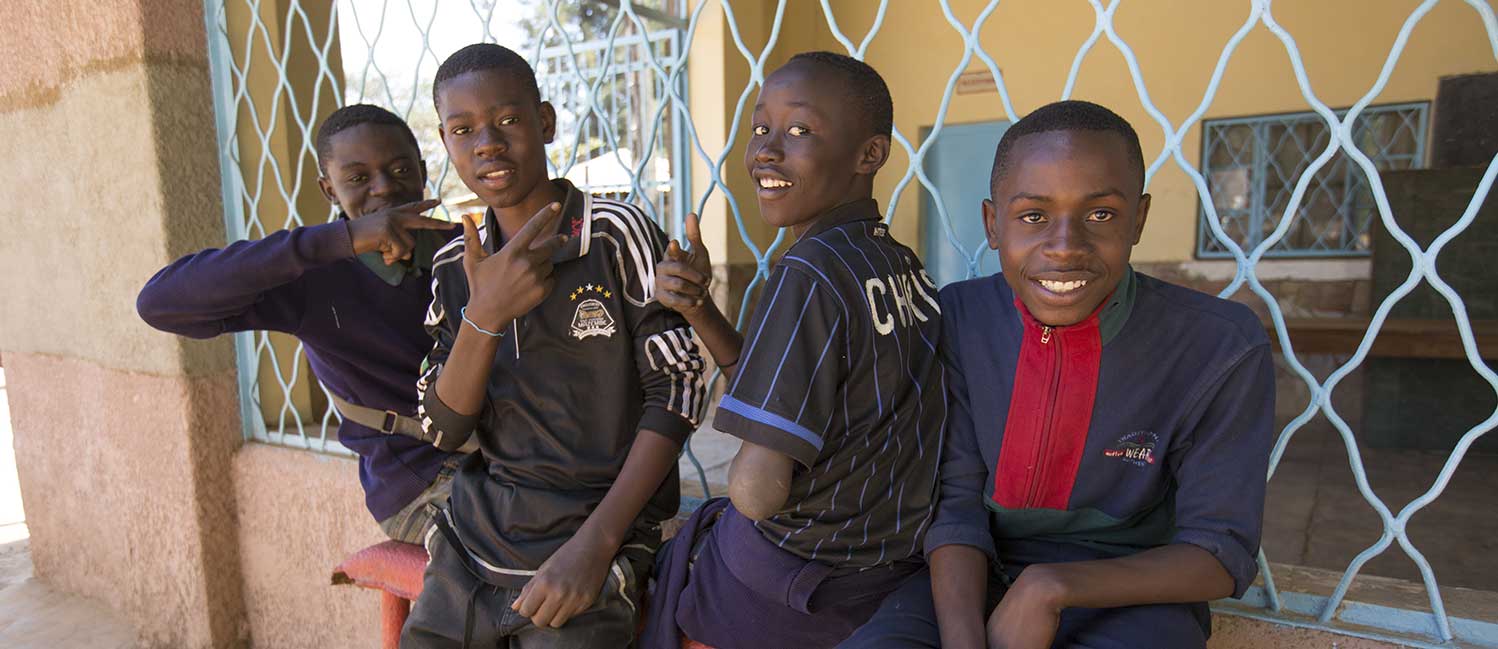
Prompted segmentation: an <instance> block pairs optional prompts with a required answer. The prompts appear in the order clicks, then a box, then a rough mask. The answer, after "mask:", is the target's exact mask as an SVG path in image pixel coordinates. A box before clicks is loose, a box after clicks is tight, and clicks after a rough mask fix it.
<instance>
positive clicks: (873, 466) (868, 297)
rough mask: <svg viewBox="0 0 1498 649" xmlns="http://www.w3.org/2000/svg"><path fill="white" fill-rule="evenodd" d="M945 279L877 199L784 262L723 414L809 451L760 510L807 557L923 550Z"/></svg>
mask: <svg viewBox="0 0 1498 649" xmlns="http://www.w3.org/2000/svg"><path fill="white" fill-rule="evenodd" d="M940 331H941V310H940V308H939V307H938V302H937V299H936V287H935V286H934V285H933V283H932V282H931V279H930V278H929V277H928V276H927V275H926V272H925V270H924V269H923V268H922V267H921V262H920V260H919V259H917V258H916V255H915V253H914V252H912V251H911V250H910V249H909V248H907V247H905V246H903V245H901V244H900V243H899V242H897V241H895V240H894V239H893V238H891V237H890V235H889V229H888V227H887V226H885V225H884V224H883V223H881V222H880V220H879V205H878V203H876V202H875V201H874V200H873V199H864V200H859V201H855V202H852V203H847V204H845V205H842V206H840V207H837V208H835V209H833V210H832V211H830V212H828V213H827V214H825V215H823V216H822V217H820V218H819V219H818V221H817V223H816V224H814V225H813V226H812V228H811V229H810V230H808V231H807V232H806V234H804V235H803V236H802V237H801V239H800V240H798V241H797V242H796V243H795V245H793V246H791V248H790V250H789V251H787V252H786V254H785V257H783V258H782V259H781V261H780V263H779V264H778V265H777V266H776V267H775V270H774V271H773V272H772V273H771V275H770V279H769V281H768V283H767V284H766V288H765V291H764V294H763V296H762V297H761V298H760V303H759V306H758V308H756V309H755V312H754V317H753V319H752V320H751V321H750V323H749V329H748V332H747V334H748V335H747V339H746V341H745V346H744V353H743V355H742V356H741V357H740V362H739V371H738V374H737V375H736V376H735V377H734V380H733V383H732V385H730V386H729V389H728V393H727V394H726V395H725V396H724V397H723V401H722V403H721V404H720V406H719V408H718V411H717V415H716V416H715V418H714V427H716V428H717V429H718V430H721V431H723V432H725V433H728V434H730V435H734V436H736V437H739V438H742V439H744V440H746V441H749V442H753V443H755V444H759V445H761V446H765V447H767V448H770V449H773V450H776V451H779V452H781V453H785V454H786V455H789V456H790V457H792V458H794V459H795V460H796V462H797V463H798V466H797V468H796V471H795V474H794V477H793V479H792V483H791V491H790V497H789V499H788V500H787V503H786V507H787V509H786V510H784V511H782V512H779V513H777V514H775V515H774V516H771V517H769V518H767V519H765V520H762V521H760V522H759V523H758V528H759V530H760V532H761V533H763V534H764V535H765V537H766V538H768V539H769V540H771V541H773V542H775V543H776V544H778V545H780V547H782V548H784V549H786V550H787V551H789V552H791V553H793V554H795V555H797V556H800V557H802V558H804V559H809V560H815V561H821V562H823V563H826V564H830V565H832V566H834V567H839V568H848V567H852V568H861V567H869V566H876V565H881V564H886V563H889V562H892V561H898V560H901V559H905V558H908V557H911V556H913V555H915V554H917V553H919V551H920V547H921V543H920V541H921V534H922V532H923V531H924V529H925V527H926V526H927V524H928V523H929V522H930V517H931V511H932V505H933V503H934V502H935V497H936V467H937V463H938V462H937V461H938V459H939V458H938V454H939V450H940V448H941V441H942V431H943V428H944V427H945V423H946V413H947V404H946V377H945V373H944V370H943V368H942V365H941V363H940V361H939V359H938V355H937V347H936V346H937V338H938V336H939V332H940Z"/></svg>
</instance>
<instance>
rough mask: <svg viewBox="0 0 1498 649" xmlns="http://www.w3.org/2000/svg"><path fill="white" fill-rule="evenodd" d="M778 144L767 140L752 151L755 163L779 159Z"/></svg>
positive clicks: (772, 140)
mask: <svg viewBox="0 0 1498 649" xmlns="http://www.w3.org/2000/svg"><path fill="white" fill-rule="evenodd" d="M781 157H782V155H781V151H780V142H778V141H776V140H774V139H769V138H767V139H766V140H765V141H764V142H761V143H760V145H759V148H758V149H756V150H755V151H754V161H755V162H774V161H776V160H779V159H781Z"/></svg>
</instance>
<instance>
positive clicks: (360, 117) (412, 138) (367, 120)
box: [315, 104, 421, 175]
mask: <svg viewBox="0 0 1498 649" xmlns="http://www.w3.org/2000/svg"><path fill="white" fill-rule="evenodd" d="M360 124H383V125H385V126H394V127H397V128H399V129H400V132H401V134H402V135H405V136H406V141H407V142H410V143H411V148H414V149H416V155H417V156H418V157H420V156H421V145H420V144H419V143H417V142H416V134H415V133H412V132H411V125H410V124H407V123H406V120H403V119H401V118H400V116H399V115H396V114H395V113H392V112H390V111H388V110H385V109H384V108H380V107H379V106H375V105H373V104H351V105H348V106H344V107H343V108H340V109H338V110H335V111H333V114H332V115H329V116H328V118H327V119H325V120H323V122H322V126H319V127H317V139H316V140H315V143H316V144H315V146H316V147H317V169H318V171H321V172H322V173H323V174H324V175H327V173H328V167H327V164H328V163H327V160H328V156H330V155H331V154H332V147H333V136H334V135H337V134H339V133H341V132H343V131H345V130H348V129H351V128H353V127H355V126H358V125H360Z"/></svg>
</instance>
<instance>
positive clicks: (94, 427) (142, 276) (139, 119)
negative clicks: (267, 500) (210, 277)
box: [0, 0, 244, 647]
mask: <svg viewBox="0 0 1498 649" xmlns="http://www.w3.org/2000/svg"><path fill="white" fill-rule="evenodd" d="M0 24H5V25H7V27H8V29H7V30H6V31H5V32H4V33H3V34H0V56H5V57H6V60H8V61H10V62H11V64H10V65H9V67H8V68H7V72H6V74H5V75H0V179H3V180H0V201H3V202H4V203H5V204H6V205H8V206H9V207H8V208H7V209H6V210H3V211H0V296H4V297H3V300H4V308H0V352H3V353H4V357H5V363H6V369H7V378H8V381H9V384H10V387H9V392H10V406H11V412H12V419H13V423H14V430H15V446H16V457H17V464H18V473H19V477H20V481H21V490H22V496H23V498H24V499H25V501H26V504H27V513H28V521H27V522H28V524H29V526H30V529H31V534H32V540H31V547H32V552H33V559H34V562H35V566H36V574H37V576H38V578H40V579H42V580H44V581H46V582H48V583H50V584H53V585H55V586H57V587H60V588H62V589H65V590H68V591H72V592H76V593H80V594H83V595H87V596H91V597H95V598H98V599H101V600H103V601H104V602H105V603H106V604H108V605H109V606H111V607H112V608H115V609H116V610H119V611H121V612H123V613H124V614H125V615H126V616H128V617H129V618H130V619H131V620H132V621H133V622H135V623H136V624H137V625H138V626H139V630H140V633H141V638H142V643H143V644H144V645H145V646H151V647H155V646H161V647H210V646H212V647H227V646H235V645H238V644H241V638H242V635H243V634H244V625H243V609H244V604H243V593H242V585H241V582H240V579H239V554H238V548H237V538H236V535H235V527H236V526H235V524H234V515H235V511H234V503H233V489H232V486H231V484H230V474H231V473H230V466H229V463H230V459H231V457H232V454H233V451H234V449H235V448H236V447H237V446H238V445H239V441H238V434H237V431H238V423H237V404H236V396H235V388H234V375H233V370H232V360H233V359H232V354H231V353H230V347H229V345H228V343H227V341H217V342H214V343H206V344H205V343H195V342H185V341H182V340H179V339H177V338H174V337H172V336H167V335H165V334H159V333H157V332H154V331H152V330H150V329H149V328H148V327H146V325H145V324H143V323H142V322H140V320H139V319H138V318H137V317H136V316H135V313H134V308H133V307H134V298H135V294H136V293H137V291H139V289H140V287H141V285H143V284H144V283H145V281H146V279H148V278H149V277H150V275H151V274H152V273H153V272H154V271H155V270H156V269H157V268H159V267H160V266H162V265H164V264H165V263H167V262H168V261H170V259H171V258H172V257H174V256H176V255H177V254H180V253H181V252H185V251H186V250H189V249H192V248H199V247H203V246H205V245H209V244H213V243H221V242H222V241H223V225H222V218H223V217H222V212H221V209H220V208H219V206H218V192H219V183H218V166H217V157H216V154H215V151H214V146H213V136H214V122H213V115H212V102H211V94H210V92H209V87H210V84H209V76H208V70H207V57H206V49H205V46H206V39H205V37H204V33H203V30H204V27H203V24H204V23H203V16H202V4H201V2H195V1H193V0H171V1H168V0H132V1H129V2H114V3H92V2H81V1H77V0H70V1H67V2H41V1H39V0H36V1H29V2H12V3H4V4H3V5H0Z"/></svg>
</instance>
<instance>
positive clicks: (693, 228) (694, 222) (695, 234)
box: [687, 214, 704, 252]
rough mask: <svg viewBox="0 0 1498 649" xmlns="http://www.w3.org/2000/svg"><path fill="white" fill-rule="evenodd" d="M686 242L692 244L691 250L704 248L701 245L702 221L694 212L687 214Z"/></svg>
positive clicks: (695, 250)
mask: <svg viewBox="0 0 1498 649" xmlns="http://www.w3.org/2000/svg"><path fill="white" fill-rule="evenodd" d="M687 243H690V244H692V252H697V251H698V250H701V249H703V248H704V246H703V245H702V223H701V222H700V221H699V220H698V218H697V215H696V214H688V215H687Z"/></svg>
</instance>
